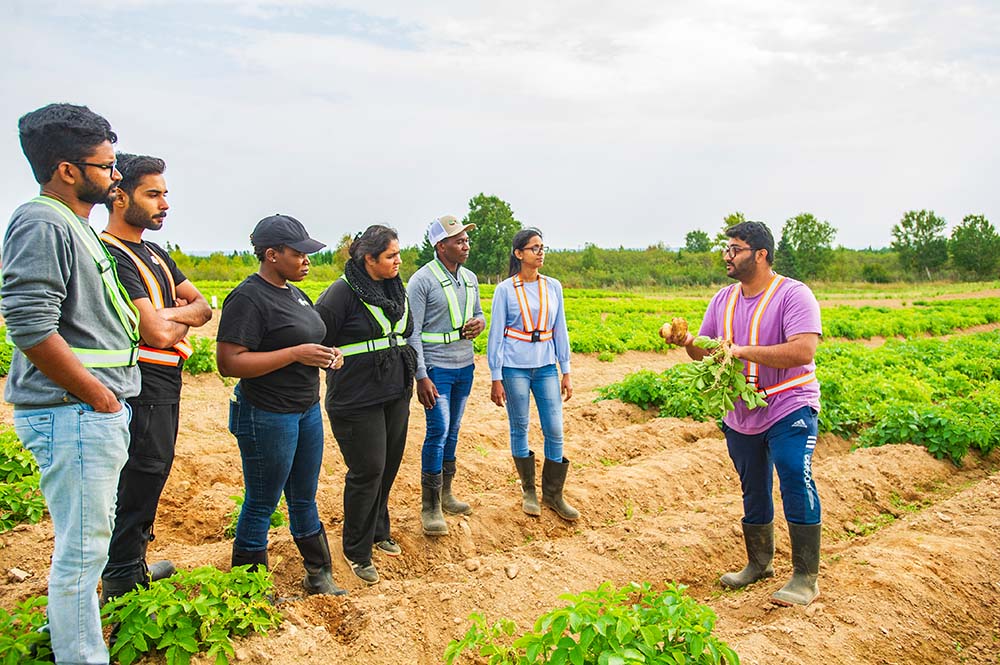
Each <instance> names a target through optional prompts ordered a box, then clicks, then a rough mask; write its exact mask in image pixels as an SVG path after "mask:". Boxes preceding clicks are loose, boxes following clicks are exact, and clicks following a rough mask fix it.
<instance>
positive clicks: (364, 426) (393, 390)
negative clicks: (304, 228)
mask: <svg viewBox="0 0 1000 665" xmlns="http://www.w3.org/2000/svg"><path fill="white" fill-rule="evenodd" d="M350 254H351V258H350V259H348V261H347V264H346V265H345V266H344V275H343V276H342V277H341V278H340V279H338V280H337V281H335V282H334V283H333V284H331V285H330V286H329V287H328V288H327V289H326V291H324V292H323V294H322V295H320V297H319V298H318V299H317V300H316V310H317V311H318V312H319V314H320V316H321V317H322V318H323V322H324V323H326V338H325V339H324V340H323V343H324V344H329V345H331V346H336V347H338V348H339V349H340V351H341V352H342V353H343V355H344V356H345V358H346V360H345V361H344V369H342V370H341V371H339V372H327V373H326V411H327V415H329V416H330V426H331V427H332V428H333V435H334V436H335V437H336V438H337V444H338V445H339V446H340V452H341V453H342V454H343V455H344V462H345V463H346V464H347V475H346V477H345V478H344V535H343V542H344V558H345V559H346V560H347V563H348V564H350V566H351V570H352V571H353V572H354V574H355V575H357V576H358V577H359V578H361V580H363V581H364V582H365V583H366V584H375V583H377V582H378V580H379V576H378V571H377V570H376V569H375V566H374V565H373V564H372V549H373V548H374V549H375V550H377V551H378V552H381V553H382V554H385V555H388V556H399V555H400V554H402V551H401V550H400V548H399V545H397V544H396V541H394V540H393V539H392V536H391V535H390V530H389V508H388V503H389V490H390V489H391V488H392V483H393V481H394V480H395V479H396V472H397V471H398V470H399V463H400V461H401V460H402V458H403V448H404V446H405V445H406V428H407V425H408V423H409V417H410V396H411V395H412V394H413V375H414V373H415V371H416V367H417V354H416V351H414V350H413V347H411V346H407V345H406V337H408V336H409V335H410V333H411V332H412V331H413V320H412V318H411V317H410V313H409V306H408V304H407V300H406V289H405V288H404V287H403V281H402V280H401V279H400V278H399V265H400V263H401V262H400V259H399V239H398V237H397V235H396V231H395V230H394V229H391V228H389V227H387V226H381V225H375V226H369V227H368V229H367V230H365V232H364V233H359V234H358V235H357V236H356V237H355V238H354V242H353V243H351V247H350Z"/></svg>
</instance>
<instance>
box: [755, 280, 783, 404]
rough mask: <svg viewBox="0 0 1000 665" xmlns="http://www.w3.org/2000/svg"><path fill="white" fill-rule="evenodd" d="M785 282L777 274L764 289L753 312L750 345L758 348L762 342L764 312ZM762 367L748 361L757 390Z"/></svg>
mask: <svg viewBox="0 0 1000 665" xmlns="http://www.w3.org/2000/svg"><path fill="white" fill-rule="evenodd" d="M784 281H785V278H784V277H782V276H781V275H778V274H775V275H774V277H772V278H771V281H770V282H769V283H768V285H767V288H766V289H764V295H762V296H761V298H760V301H759V302H758V303H757V307H755V308H754V310H753V316H751V317H750V340H749V342H748V343H749V344H750V345H752V346H756V345H757V344H758V342H759V340H760V322H761V321H762V320H763V319H764V310H765V309H767V306H768V305H769V304H771V300H772V299H773V298H774V294H775V293H776V292H777V291H778V287H779V286H781V283H782V282H784ZM759 371H760V365H758V364H757V363H755V362H753V361H751V360H748V361H747V378H749V379H750V383H751V384H753V386H754V387H755V388H756V387H757V386H758V385H759V383H758V381H759V379H760V374H758V372H759Z"/></svg>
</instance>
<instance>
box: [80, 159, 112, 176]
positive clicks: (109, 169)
mask: <svg viewBox="0 0 1000 665" xmlns="http://www.w3.org/2000/svg"><path fill="white" fill-rule="evenodd" d="M70 164H75V165H77V166H93V167H94V168H95V169H101V170H102V171H107V172H108V175H110V174H112V173H114V172H115V169H116V168H117V167H118V162H111V163H110V164H94V163H93V162H70Z"/></svg>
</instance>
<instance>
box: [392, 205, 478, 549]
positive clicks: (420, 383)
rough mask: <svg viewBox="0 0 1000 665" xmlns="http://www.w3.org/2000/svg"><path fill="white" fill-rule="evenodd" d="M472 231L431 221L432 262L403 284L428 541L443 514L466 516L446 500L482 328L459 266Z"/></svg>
mask: <svg viewBox="0 0 1000 665" xmlns="http://www.w3.org/2000/svg"><path fill="white" fill-rule="evenodd" d="M475 228H476V225H475V224H463V223H462V222H460V221H458V220H457V219H455V218H454V217H452V216H451V215H445V216H444V217H439V218H438V219H435V220H434V221H433V222H431V224H430V226H429V227H428V228H427V240H428V242H430V244H431V245H432V246H433V247H434V258H433V259H431V261H429V262H428V263H427V264H426V265H424V266H423V267H421V268H420V269H419V270H417V271H416V272H415V273H413V276H412V277H410V281H409V284H408V286H407V293H408V296H409V300H410V314H411V315H412V316H413V334H412V335H411V336H410V337H408V338H407V343H408V344H410V345H411V346H413V348H414V349H416V351H417V372H416V379H417V399H418V400H420V403H421V404H423V406H424V413H425V414H426V416H427V433H426V435H425V436H424V445H423V448H422V449H421V487H422V500H421V509H420V521H421V523H422V526H423V531H424V534H426V535H428V536H443V535H447V533H448V524H447V523H446V522H445V520H444V515H443V513H442V509H443V511H444V512H445V513H448V514H451V515H468V514H470V513H472V508H471V507H470V506H469V504H467V503H464V502H462V501H459V500H458V499H456V498H455V497H454V496H453V495H452V493H451V481H452V479H453V478H454V477H455V452H456V448H457V447H458V430H459V427H460V426H461V424H462V414H463V413H464V411H465V404H466V402H467V401H468V399H469V393H470V392H471V391H472V375H473V371H474V369H475V365H474V364H473V351H472V340H474V339H475V338H476V337H477V336H478V335H479V334H480V333H481V332H482V331H483V329H484V328H485V327H486V318H485V317H484V316H483V308H482V305H481V304H480V302H479V281H478V280H477V279H476V275H475V273H473V272H472V271H471V270H467V269H465V268H463V267H462V264H464V263H465V262H466V260H467V259H468V258H469V245H470V241H469V234H468V231H471V230H473V229H475Z"/></svg>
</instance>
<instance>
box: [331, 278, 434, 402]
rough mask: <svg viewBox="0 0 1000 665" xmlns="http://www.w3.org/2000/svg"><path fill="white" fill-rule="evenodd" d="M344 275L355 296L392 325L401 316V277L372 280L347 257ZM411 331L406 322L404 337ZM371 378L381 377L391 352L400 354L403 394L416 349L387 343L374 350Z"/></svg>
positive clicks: (409, 381)
mask: <svg viewBox="0 0 1000 665" xmlns="http://www.w3.org/2000/svg"><path fill="white" fill-rule="evenodd" d="M344 276H345V277H347V282H348V284H350V285H351V289H352V290H353V291H354V293H355V295H357V296H358V298H359V299H360V300H361V301H362V302H365V303H368V304H369V305H371V306H372V307H378V308H379V309H381V310H382V312H383V313H384V314H385V315H386V318H388V319H389V322H390V323H391V324H393V326H395V324H396V322H397V321H399V320H400V319H401V318H403V313H404V312H405V311H406V288H405V287H404V286H403V280H402V279H400V278H399V276H398V275H397V276H396V277H393V278H392V279H384V280H381V281H375V280H374V279H372V278H371V275H369V274H368V271H367V270H365V269H364V268H359V267H358V265H357V264H356V263H355V262H354V261H352V260H348V261H347V263H346V264H345V265H344ZM412 332H413V323H412V322H410V321H407V322H406V329H405V330H404V331H403V336H404V337H407V336H409V335H410V333H412ZM374 353H375V379H376V380H377V381H381V380H382V375H383V373H384V370H386V369H387V367H388V364H389V363H390V362H391V361H392V359H393V357H394V356H395V354H400V355H401V356H402V358H403V368H404V372H403V381H404V382H405V383H406V392H407V395H409V394H410V392H411V391H412V390H413V377H414V375H415V374H416V372H417V351H416V349H414V348H413V347H412V346H410V345H409V344H407V345H406V346H391V347H389V348H388V349H382V350H380V351H375V352H374Z"/></svg>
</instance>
